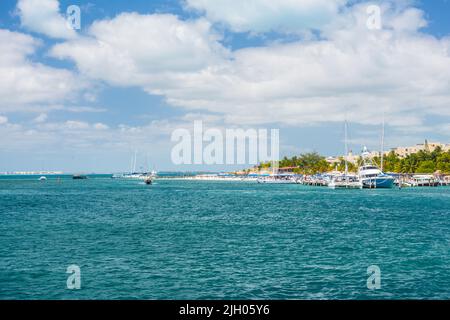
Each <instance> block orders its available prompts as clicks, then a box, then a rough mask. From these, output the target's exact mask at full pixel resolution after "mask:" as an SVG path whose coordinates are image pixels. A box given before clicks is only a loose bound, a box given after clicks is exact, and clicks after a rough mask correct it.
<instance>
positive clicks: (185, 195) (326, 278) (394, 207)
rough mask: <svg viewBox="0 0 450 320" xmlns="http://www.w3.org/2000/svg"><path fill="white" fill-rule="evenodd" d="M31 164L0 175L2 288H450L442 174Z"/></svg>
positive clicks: (251, 294)
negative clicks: (195, 174)
mask: <svg viewBox="0 0 450 320" xmlns="http://www.w3.org/2000/svg"><path fill="white" fill-rule="evenodd" d="M37 178H38V177H15V178H11V177H2V178H0V219H1V220H0V299H416V298H418V299H432V298H433V299H449V298H450V188H447V187H439V188H410V189H402V190H398V189H391V190H329V189H328V188H320V187H308V186H301V185H264V184H257V183H254V182H230V181H224V182H207V181H188V180H156V183H155V184H153V185H150V186H148V185H145V184H143V183H142V182H140V181H135V180H115V179H110V178H109V177H104V176H94V177H90V178H89V179H87V180H72V179H71V177H69V176H62V177H59V178H57V177H49V179H48V180H47V181H37ZM72 265H75V266H78V267H79V270H80V274H79V278H80V289H78V290H77V289H74V290H71V289H69V288H68V285H67V279H68V277H70V276H71V274H70V273H69V274H68V273H66V271H67V268H68V267H69V266H72ZM370 266H377V267H379V270H380V271H381V274H380V279H379V280H380V288H379V289H377V290H375V289H373V288H371V289H370V288H369V287H370V286H368V278H369V277H370V275H369V274H368V273H367V269H368V267H370Z"/></svg>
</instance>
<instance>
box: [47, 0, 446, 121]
mask: <svg viewBox="0 0 450 320" xmlns="http://www.w3.org/2000/svg"><path fill="white" fill-rule="evenodd" d="M192 3H194V2H192ZM250 3H252V2H250ZM305 3H309V2H305ZM367 6H368V4H357V5H354V6H352V7H350V8H347V9H346V10H343V12H342V13H340V16H339V17H338V18H336V19H335V20H334V21H333V22H332V23H330V24H329V25H328V26H327V27H324V28H323V30H322V36H321V37H320V39H311V40H308V41H304V40H303V41H295V42H290V43H284V44H283V43H282V44H279V43H275V44H269V45H267V46H262V47H255V48H243V49H239V50H236V51H233V52H229V51H227V50H226V49H225V48H224V47H223V46H222V45H221V44H220V42H219V39H218V37H217V35H215V34H214V32H213V31H212V30H211V28H210V25H209V24H208V22H206V21H204V20H203V19H200V20H196V21H181V20H179V19H178V18H176V17H175V16H172V15H139V14H135V13H134V14H128V13H127V14H121V15H119V16H118V17H116V18H114V19H111V20H103V21H98V22H96V23H95V24H94V25H93V26H92V27H91V28H90V31H89V37H86V38H83V39H75V40H72V41H69V42H66V43H63V44H57V45H56V46H55V47H54V48H53V50H52V54H53V55H54V56H56V57H59V58H70V59H72V60H73V61H75V62H76V64H77V66H78V68H79V70H80V71H81V72H82V73H84V74H86V75H89V76H90V77H93V78H96V79H101V80H104V81H107V82H109V83H110V84H115V85H123V86H127V85H134V86H136V85H137V86H140V87H141V88H143V89H144V90H145V91H147V92H148V93H150V94H157V95H163V96H164V97H165V98H166V100H167V102H168V103H170V104H171V105H174V106H178V107H182V108H185V109H188V110H196V111H198V110H203V111H207V112H210V113H212V114H215V115H221V116H222V117H223V119H225V121H227V122H228V123H236V124H265V123H274V122H278V123H280V124H288V125H299V124H310V123H317V122H326V121H342V120H343V118H344V117H345V115H347V117H348V118H349V120H351V121H355V122H358V123H363V124H375V123H379V122H380V121H381V119H382V116H381V113H382V111H383V110H384V112H385V113H386V118H387V119H388V121H389V122H390V123H391V124H393V125H396V126H418V125H420V124H421V123H422V121H423V119H424V118H425V116H426V115H427V114H442V111H443V110H446V108H447V107H448V105H449V104H450V94H449V92H450V91H449V84H450V41H449V39H448V38H444V39H438V38H435V37H433V36H430V35H425V34H423V33H421V32H420V31H419V30H420V28H421V27H423V26H424V24H425V23H426V22H425V20H424V19H423V13H422V12H421V11H419V10H417V9H414V8H409V7H405V8H400V9H399V8H398V7H394V6H392V5H389V4H387V5H384V6H383V7H382V17H383V29H381V30H369V29H368V28H367V19H368V14H367V12H366V9H367ZM262 8H265V7H264V6H263V7H262ZM261 10H262V9H261ZM325 115H326V116H325ZM405 115H407V116H405Z"/></svg>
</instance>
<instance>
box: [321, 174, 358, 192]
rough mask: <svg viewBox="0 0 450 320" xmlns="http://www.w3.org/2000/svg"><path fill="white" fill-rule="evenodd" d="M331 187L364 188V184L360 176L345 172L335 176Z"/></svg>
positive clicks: (329, 185)
mask: <svg viewBox="0 0 450 320" xmlns="http://www.w3.org/2000/svg"><path fill="white" fill-rule="evenodd" d="M328 188H330V189H362V188H363V184H362V182H361V180H359V178H358V176H356V175H350V174H343V175H339V176H334V177H333V178H332V179H331V181H330V183H329V184H328Z"/></svg>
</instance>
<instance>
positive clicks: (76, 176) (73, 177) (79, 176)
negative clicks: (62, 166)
mask: <svg viewBox="0 0 450 320" xmlns="http://www.w3.org/2000/svg"><path fill="white" fill-rule="evenodd" d="M87 178H88V177H87V176H85V175H84V174H74V175H73V176H72V179H74V180H86V179H87Z"/></svg>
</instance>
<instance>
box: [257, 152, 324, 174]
mask: <svg viewBox="0 0 450 320" xmlns="http://www.w3.org/2000/svg"><path fill="white" fill-rule="evenodd" d="M270 167H271V163H270V162H267V163H262V164H260V166H259V167H258V168H259V169H260V170H261V169H269V168H270ZM279 167H280V168H284V167H297V168H296V169H294V170H293V171H294V172H295V173H302V174H315V173H323V172H327V171H329V170H330V165H329V164H328V162H327V161H326V160H325V157H323V156H321V155H319V154H318V153H317V152H312V153H305V154H302V155H300V156H294V157H292V158H287V157H284V158H283V159H282V160H280V163H279Z"/></svg>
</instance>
